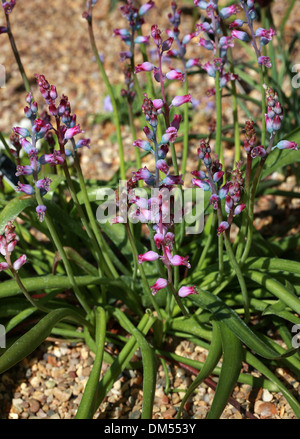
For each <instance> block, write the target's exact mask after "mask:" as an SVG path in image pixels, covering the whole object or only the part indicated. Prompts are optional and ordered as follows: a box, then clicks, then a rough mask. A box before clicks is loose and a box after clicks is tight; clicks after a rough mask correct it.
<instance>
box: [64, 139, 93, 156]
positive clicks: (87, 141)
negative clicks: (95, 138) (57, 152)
mask: <svg viewBox="0 0 300 439" xmlns="http://www.w3.org/2000/svg"><path fill="white" fill-rule="evenodd" d="M90 143H91V139H81V140H78V142H77V143H76V149H79V148H82V147H84V146H86V147H87V148H88V149H90ZM66 155H68V154H67V150H66Z"/></svg>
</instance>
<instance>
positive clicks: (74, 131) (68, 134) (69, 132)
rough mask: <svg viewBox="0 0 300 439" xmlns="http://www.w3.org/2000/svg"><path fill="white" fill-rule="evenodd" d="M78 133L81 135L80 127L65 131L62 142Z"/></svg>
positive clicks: (76, 126)
mask: <svg viewBox="0 0 300 439" xmlns="http://www.w3.org/2000/svg"><path fill="white" fill-rule="evenodd" d="M80 133H83V131H82V130H81V129H80V125H75V126H74V127H72V128H69V129H67V131H66V132H65V137H64V140H69V139H72V137H74V136H76V134H80Z"/></svg>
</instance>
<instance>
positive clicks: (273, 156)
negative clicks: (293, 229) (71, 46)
mask: <svg viewBox="0 0 300 439" xmlns="http://www.w3.org/2000/svg"><path fill="white" fill-rule="evenodd" d="M229 3H230V4H229V5H227V4H226V5H225V6H224V7H221V6H220V5H219V4H218V1H217V0H210V1H205V0H203V1H200V0H194V2H193V6H192V8H193V13H194V15H195V17H197V18H199V20H197V21H199V22H197V23H196V24H195V26H194V29H193V31H192V32H190V33H187V34H185V35H184V36H181V21H182V17H183V12H182V10H181V9H180V8H179V7H178V5H177V3H176V2H175V1H172V2H170V11H169V13H168V15H167V17H166V18H167V20H168V25H167V26H168V27H167V29H166V30H164V31H163V30H162V29H161V27H160V25H158V24H155V25H152V26H150V35H144V34H143V32H144V28H145V27H146V26H144V24H145V21H146V19H147V16H150V14H151V13H157V12H158V5H155V3H154V1H152V0H149V1H147V2H143V4H142V5H141V6H139V7H137V6H136V5H135V2H134V1H133V0H127V2H126V3H125V4H123V5H122V6H121V8H120V11H121V15H122V17H123V18H124V22H125V23H126V24H125V27H124V28H117V29H114V31H113V33H114V36H115V37H120V38H121V40H122V43H124V44H126V45H127V46H128V47H127V49H128V50H125V51H124V50H122V52H121V53H120V62H121V63H123V64H124V69H123V71H124V74H125V85H124V87H123V88H122V90H121V98H122V101H120V100H119V99H118V97H117V96H116V92H115V90H114V87H113V86H112V84H111V81H110V79H109V76H108V74H107V72H106V70H105V60H104V59H103V58H102V57H101V56H100V55H99V52H98V47H97V42H96V39H95V35H94V22H93V13H94V10H95V8H96V7H97V6H98V5H97V0H88V1H87V5H86V6H87V7H86V11H85V12H84V13H83V18H84V19H85V20H86V24H87V26H88V35H89V38H90V43H91V49H92V51H93V54H94V57H95V59H96V61H97V65H98V67H99V72H100V75H101V78H102V80H103V82H104V84H105V86H106V87H107V92H108V97H109V103H110V106H111V110H112V118H113V121H114V126H115V129H116V136H117V143H118V152H119V160H120V172H119V175H118V177H120V180H121V183H122V184H120V185H119V187H118V188H117V184H116V181H117V180H116V178H113V179H112V180H111V181H108V182H107V183H106V185H105V186H104V187H102V188H100V187H99V185H98V184H97V182H96V183H93V182H92V181H90V180H87V179H85V178H84V175H83V173H82V169H81V162H80V155H79V154H80V153H82V154H84V151H85V148H93V142H92V140H91V139H90V138H88V137H83V134H84V131H83V130H82V127H81V125H80V124H79V123H78V120H77V116H76V114H75V113H73V112H72V110H71V102H70V100H69V98H68V97H67V96H66V95H65V94H60V93H61V91H60V90H57V88H56V86H55V85H53V84H50V83H49V82H48V80H47V78H46V77H45V76H44V75H43V74H42V73H38V74H36V75H35V84H36V85H35V86H31V81H29V80H28V78H27V75H26V72H25V69H24V67H23V64H22V61H21V58H20V55H19V52H18V49H17V45H16V42H15V39H14V36H13V33H12V27H11V23H10V16H11V14H12V13H13V10H14V7H15V6H16V1H10V2H6V1H4V0H2V6H3V12H4V16H5V19H6V23H5V26H1V27H0V30H1V32H0V33H1V34H4V35H5V34H7V35H8V37H9V41H10V43H11V47H12V52H13V54H14V56H15V59H16V62H17V64H18V67H19V70H20V74H21V75H22V78H23V81H24V86H25V88H26V91H27V95H26V97H25V100H26V106H25V108H24V115H25V118H26V119H27V121H28V125H27V128H25V127H23V126H14V127H12V132H11V134H10V137H8V136H6V135H5V134H4V133H1V137H0V140H1V142H2V143H3V146H4V148H5V153H4V155H5V159H6V160H10V164H11V165H12V166H13V169H14V175H13V178H11V181H10V183H11V185H12V186H13V190H12V189H11V188H9V187H7V186H6V185H2V186H1V190H2V192H1V199H0V202H1V207H2V210H1V212H0V254H1V258H2V259H0V272H1V274H0V276H1V285H0V301H1V309H2V307H3V312H2V311H1V318H3V323H4V326H5V331H6V334H7V339H6V342H7V343H6V344H7V346H5V347H4V346H3V349H2V350H1V351H2V352H1V356H0V373H3V372H5V371H7V370H8V369H10V368H11V367H13V366H14V365H15V364H17V363H18V362H20V361H21V360H22V359H23V358H25V357H26V356H27V355H29V354H30V353H31V352H33V351H34V349H35V348H36V347H37V346H39V345H40V344H41V343H42V342H43V341H44V340H45V339H46V338H47V337H48V336H49V335H50V334H51V333H55V334H56V335H59V336H60V337H61V338H64V337H70V336H72V338H73V339H74V340H75V341H82V340H83V341H84V342H85V343H87V345H88V346H89V348H90V349H91V350H92V351H93V352H94V353H95V361H94V364H93V368H92V371H91V374H90V376H89V380H88V382H87V385H86V388H85V391H84V393H83V397H82V400H81V403H80V406H79V408H78V411H77V413H74V415H75V416H76V417H77V418H79V419H82V418H92V417H94V415H95V413H96V411H97V409H98V407H99V406H100V405H101V403H102V402H103V400H104V398H105V397H106V396H107V394H108V392H109V391H110V389H111V388H112V386H113V384H114V382H115V381H116V380H117V378H118V376H119V375H120V373H121V372H122V371H123V370H124V369H126V368H128V367H131V364H132V363H131V362H130V361H131V359H132V357H133V355H134V353H135V352H136V351H137V350H140V352H141V355H142V362H140V363H139V364H138V365H137V367H140V368H142V374H143V405H142V413H141V416H142V418H144V419H152V417H153V402H154V397H155V391H156V378H157V370H158V369H157V368H158V361H160V362H161V365H162V368H163V370H164V371H166V370H167V369H166V362H175V363H177V364H178V363H180V365H181V366H182V367H184V368H186V370H188V371H190V372H192V373H193V374H195V375H196V378H195V380H194V381H193V383H192V384H191V385H190V386H189V387H188V388H187V389H186V392H185V396H184V397H183V398H182V400H181V402H180V404H178V405H177V406H176V417H177V418H180V417H181V416H182V415H183V413H185V416H186V417H191V416H193V414H192V412H189V411H188V406H187V405H186V404H185V403H186V401H187V400H188V398H189V397H190V396H191V395H192V393H193V392H194V390H195V389H196V388H197V387H198V386H199V385H200V384H201V383H202V382H205V383H206V384H208V385H210V386H212V388H213V390H214V391H215V397H214V399H213V402H212V405H211V407H210V409H209V412H208V413H207V418H210V419H213V418H219V417H220V416H221V415H222V413H223V411H224V409H225V407H226V404H227V402H228V401H229V400H230V402H231V403H232V404H234V405H235V406H236V407H237V408H239V409H240V410H241V407H240V406H239V404H238V403H237V401H235V399H234V398H233V397H232V396H231V395H232V391H233V389H234V386H235V384H236V383H237V382H239V383H246V384H249V385H252V386H254V387H255V386H257V385H259V386H263V387H265V388H267V389H269V390H272V391H280V392H282V393H283V395H284V396H285V398H286V400H287V401H288V403H289V404H290V406H291V407H292V409H293V411H294V413H295V415H296V416H297V417H300V405H299V402H298V401H297V399H296V398H295V397H294V395H293V394H292V392H290V391H289V390H288V388H287V387H286V386H285V385H284V384H283V383H282V381H281V380H279V379H278V377H277V376H276V374H275V373H274V372H273V370H272V366H273V365H274V364H275V365H276V366H281V365H284V367H285V368H288V369H289V370H290V371H291V373H295V374H296V375H297V373H299V366H300V362H299V357H298V353H297V352H296V351H297V348H298V347H299V343H298V341H297V340H295V337H293V335H292V331H293V330H294V328H295V327H298V326H299V324H300V318H299V315H300V301H299V292H300V289H299V276H300V264H299V258H298V257H297V255H296V254H295V253H294V250H295V249H296V248H297V246H298V247H299V234H295V235H288V236H286V237H283V238H281V239H280V240H277V241H276V240H274V239H267V237H266V236H264V235H263V234H261V233H260V232H259V231H258V230H257V229H256V228H255V227H254V223H255V221H254V220H255V217H254V209H255V205H256V201H257V196H258V195H262V194H264V193H265V194H272V195H274V196H275V195H280V196H286V197H294V196H296V191H283V190H277V189H276V186H278V184H279V183H278V182H277V181H274V180H273V179H271V178H270V176H271V175H272V173H274V171H278V170H281V173H282V174H283V175H284V174H286V172H287V167H288V166H293V165H295V163H297V162H299V158H300V156H299V151H298V142H299V139H300V128H299V115H293V114H292V115H291V114H290V109H291V108H290V105H292V104H293V102H296V99H298V97H297V91H296V90H294V91H293V93H291V95H290V96H286V94H285V92H284V90H282V88H281V86H280V85H281V84H280V83H279V82H277V80H276V78H277V72H278V70H277V69H278V62H277V61H278V59H277V58H278V57H276V50H281V51H283V50H285V49H284V48H285V40H284V38H283V35H284V26H285V23H286V22H287V20H288V18H289V14H290V13H291V11H292V7H290V8H288V10H287V12H286V15H285V17H284V20H283V27H281V28H280V29H279V30H278V31H277V30H275V29H274V27H273V25H272V24H271V23H272V20H271V18H272V15H271V9H269V8H268V6H267V5H261V6H260V9H259V10H260V12H261V22H259V18H258V17H259V15H258V13H257V11H258V9H257V8H258V6H257V5H256V4H255V2H254V1H252V0H240V1H237V2H236V4H232V2H229ZM259 3H263V2H259ZM294 3H295V2H293V4H294ZM1 38H3V35H2V36H1ZM251 46H252V47H251ZM190 49H191V50H190ZM238 49H240V50H245V51H246V53H247V56H248V57H249V61H247V62H244V61H242V60H241V59H239V58H238V57H237V53H238ZM150 50H152V52H151V53H152V58H150ZM191 51H193V54H192V55H190V53H191ZM195 51H196V53H197V51H199V55H198V56H194V54H195ZM284 54H285V55H286V53H285V52H284ZM207 56H208V58H207ZM136 59H139V61H136ZM282 59H285V58H284V57H282ZM279 67H280V66H279ZM281 67H282V69H283V70H281V73H280V75H281V76H280V77H281V80H282V81H283V79H284V78H289V79H290V81H291V83H293V78H292V77H291V76H289V71H287V70H285V69H286V63H285V62H284V63H283V65H282V66H281ZM249 71H251V74H249ZM282 72H283V73H282ZM197 75H199V77H200V75H201V76H202V77H204V78H206V75H207V77H208V78H207V79H208V81H209V84H211V85H213V87H212V88H210V89H206V90H204V89H203V90H202V84H201V82H200V81H198V82H197V89H198V88H200V89H201V93H202V95H203V96H204V93H205V92H206V96H205V99H207V97H209V99H211V100H212V101H213V102H214V107H215V110H216V118H211V120H207V125H208V127H209V128H208V130H207V131H208V132H207V133H204V134H203V133H202V132H200V131H201V130H200V131H199V130H198V128H199V127H196V129H195V128H194V124H193V117H194V115H195V112H196V111H197V106H196V105H194V101H193V91H192V90H193V83H192V78H194V77H196V76H197ZM253 77H255V80H254V79H253ZM203 83H204V84H207V83H205V82H204V81H203ZM170 84H171V86H170ZM174 84H176V86H175V87H178V89H179V90H180V91H179V92H178V94H177V93H176V94H175V93H173V90H174V89H175V87H174V86H173V87H172V85H174ZM243 87H244V88H247V89H249V90H250V91H252V90H255V92H256V95H255V96H256V97H253V96H250V92H249V93H248V94H247V93H246V92H245V93H242V92H240V90H241V89H243ZM63 91H64V90H62V92H63ZM37 95H38V96H39V99H37V98H36V100H35V98H34V96H35V97H36V96H37ZM257 95H258V96H259V97H257ZM40 98H41V99H40ZM226 99H229V100H230V105H231V106H232V110H233V112H232V121H231V124H230V125H229V127H226V126H224V108H225V100H226ZM40 100H41V101H42V104H39V105H38V103H37V101H40ZM203 100H204V98H203ZM120 102H122V105H123V103H124V102H125V103H126V104H127V107H126V108H127V112H128V123H129V127H130V133H131V143H132V147H133V148H135V150H136V160H135V163H133V166H134V170H132V168H131V169H130V168H129V167H128V166H127V163H126V160H125V154H124V148H123V133H122V120H121V118H120V111H119V104H120ZM134 102H135V104H136V105H138V106H139V108H140V109H141V117H140V119H139V122H140V127H139V129H138V130H137V123H136V122H137V121H138V120H137V121H135V118H136V119H138V115H136V114H135V113H134V107H133V103H134ZM249 102H250V104H252V107H251V109H249V108H248V106H247V104H248V103H249ZM41 107H42V108H41ZM195 107H196V109H195ZM228 132H229V136H230V133H232V135H233V137H228V135H226V134H227V133H228ZM182 133H183V134H182ZM195 139H196V140H197V145H196V144H195V143H193V140H195ZM228 143H229V144H230V145H232V146H233V148H234V158H233V160H232V161H231V159H230V157H232V155H230V153H229V151H230V150H228V149H227V148H226V147H225V145H226V144H228ZM179 147H181V154H179ZM193 154H194V155H193ZM189 155H191V156H192V155H193V157H194V159H193V162H192V163H193V165H191V164H189V162H188V159H189ZM293 171H295V173H296V172H297V166H296V165H295V166H294V168H292V172H293ZM5 172H6V170H5V169H3V174H4V175H6V174H5ZM7 175H8V174H7ZM16 177H17V182H16V184H14V182H13V180H14V179H15V178H16ZM95 193H96V194H97V196H95ZM103 193H105V196H107V200H105V201H104V198H103V197H102V195H103ZM66 194H67V197H66ZM36 231H39V232H42V234H43V235H42V236H43V238H41V239H42V241H41V242H40V241H39V240H38V239H37V238H36V236H35V235H36ZM291 236H292V238H291ZM45 243H46V245H45ZM13 253H14V254H15V255H16V256H15V257H13V258H12V254H13ZM9 277H11V278H10V279H9ZM62 293H63V294H62ZM6 309H7V310H9V311H8V312H7V313H6V312H5V310H6ZM32 314H34V315H35V317H36V319H37V320H38V323H36V324H35V325H34V326H33V327H31V328H29V329H28V331H25V333H22V334H19V333H18V335H19V337H18V338H17V340H14V338H13V337H12V336H11V335H13V332H14V331H13V330H15V332H16V331H17V330H18V329H19V328H20V330H21V328H24V327H26V325H27V324H28V319H29V317H30V316H31V315H32ZM62 320H64V323H61V321H62ZM113 325H118V328H122V331H119V332H118V331H117V334H116V333H115V332H114V331H112V330H111V328H112V326H113ZM293 325H294V326H293ZM297 325H298V326H297ZM268 329H272V331H275V332H276V336H278V337H280V340H281V344H278V343H276V341H275V340H274V337H272V336H271V335H272V334H270V333H269V332H268ZM123 331H125V332H126V334H129V335H130V336H129V338H127V337H124V336H122V335H120V334H121V332H123ZM170 337H172V338H173V339H180V340H187V341H189V342H190V343H193V344H194V345H197V346H200V347H202V348H206V349H207V350H208V356H207V359H206V361H205V362H204V363H201V362H199V361H196V360H190V359H188V358H186V357H184V356H179V355H176V354H175V353H174V352H173V351H172V348H171V345H170V343H169V339H170ZM107 343H113V344H115V345H116V346H117V347H118V348H117V349H116V351H114V353H113V354H112V353H111V352H110V351H109V350H108V349H107ZM283 343H284V344H285V346H283ZM1 347H2V346H1ZM220 359H221V360H222V363H221V364H222V366H221V369H220V368H218V367H217V365H218V363H219V361H220ZM103 362H107V363H109V364H110V365H111V366H110V368H109V369H108V370H107V371H106V372H105V373H104V372H103V371H102V365H103ZM245 364H247V365H248V366H247V367H248V368H250V369H251V368H255V369H256V370H258V371H259V372H260V373H261V374H262V375H263V377H264V380H263V384H262V381H261V380H260V379H258V378H256V377H254V376H253V375H251V374H250V373H247V368H246V367H245ZM243 365H244V366H243ZM210 375H219V378H218V383H217V385H215V383H214V382H212V380H210V378H209V376H210ZM166 382H168V378H167V376H166ZM168 388H169V386H168V385H166V389H165V391H166V393H168ZM244 415H245V416H246V417H250V418H255V416H254V415H253V414H252V413H250V412H249V411H246V412H245V413H244Z"/></svg>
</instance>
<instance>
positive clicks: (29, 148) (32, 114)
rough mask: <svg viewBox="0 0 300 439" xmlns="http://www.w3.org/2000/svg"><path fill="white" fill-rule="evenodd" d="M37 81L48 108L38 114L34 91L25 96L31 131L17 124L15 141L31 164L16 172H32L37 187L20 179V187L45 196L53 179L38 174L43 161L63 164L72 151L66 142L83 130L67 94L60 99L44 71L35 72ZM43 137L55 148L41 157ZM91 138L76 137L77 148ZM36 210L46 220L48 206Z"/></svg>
mask: <svg viewBox="0 0 300 439" xmlns="http://www.w3.org/2000/svg"><path fill="white" fill-rule="evenodd" d="M36 79H37V84H38V86H39V88H40V92H41V95H42V96H43V98H44V100H45V102H46V104H47V105H48V112H43V113H42V114H41V116H40V117H37V113H38V105H37V103H36V102H35V101H34V100H33V96H32V93H29V94H28V95H27V96H26V102H27V106H26V107H25V108H24V114H25V116H26V118H27V119H29V120H30V122H31V127H32V133H30V131H29V130H28V129H27V128H23V127H14V128H13V131H14V143H15V144H16V145H17V144H18V145H21V147H22V149H23V151H24V152H25V154H27V155H28V158H29V162H30V164H29V165H18V166H17V173H16V175H17V176H29V175H32V176H33V180H34V185H35V189H34V187H33V186H32V185H31V184H28V183H23V182H20V181H19V182H18V188H17V190H18V191H20V192H24V193H25V194H27V195H34V194H35V191H36V190H39V191H40V194H41V195H42V196H44V195H45V194H46V193H47V192H49V190H50V183H51V179H50V178H48V177H44V178H42V179H39V178H38V174H39V173H40V170H41V165H46V164H49V165H50V167H54V166H59V165H63V164H64V163H65V159H66V157H68V156H70V155H71V154H72V152H71V151H70V150H68V149H65V144H66V143H67V142H68V141H69V140H70V139H72V141H73V140H74V139H73V137H74V136H75V135H77V134H80V133H82V132H83V131H82V130H81V129H80V126H79V125H77V124H76V115H75V114H71V106H70V103H69V101H68V97H67V96H65V95H62V97H61V98H60V99H59V101H58V102H56V101H57V99H58V94H57V91H56V88H55V86H54V85H50V84H49V82H48V81H47V80H46V79H45V77H44V75H36ZM51 116H53V117H54V118H55V120H56V128H54V127H53V125H52V123H51ZM53 131H54V133H55V134H56V136H57V139H58V143H59V145H60V150H55V149H54V145H55V142H54V141H53ZM40 139H44V140H46V141H47V142H48V143H49V145H50V147H51V148H52V151H51V153H49V154H42V155H41V156H40V157H38V152H39V151H38V148H37V141H38V140H40ZM89 144H90V139H81V140H78V141H77V143H75V141H74V145H73V146H74V148H75V149H78V148H81V147H83V146H87V147H89ZM36 212H37V215H38V218H39V220H40V221H43V220H44V216H45V212H46V207H45V206H44V205H39V206H38V207H37V208H36Z"/></svg>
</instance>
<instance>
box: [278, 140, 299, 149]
mask: <svg viewBox="0 0 300 439" xmlns="http://www.w3.org/2000/svg"><path fill="white" fill-rule="evenodd" d="M275 148H278V149H294V150H295V151H297V150H298V143H296V142H291V141H289V140H281V141H280V142H279V143H277V145H275V146H273V148H272V150H273V149H275Z"/></svg>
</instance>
